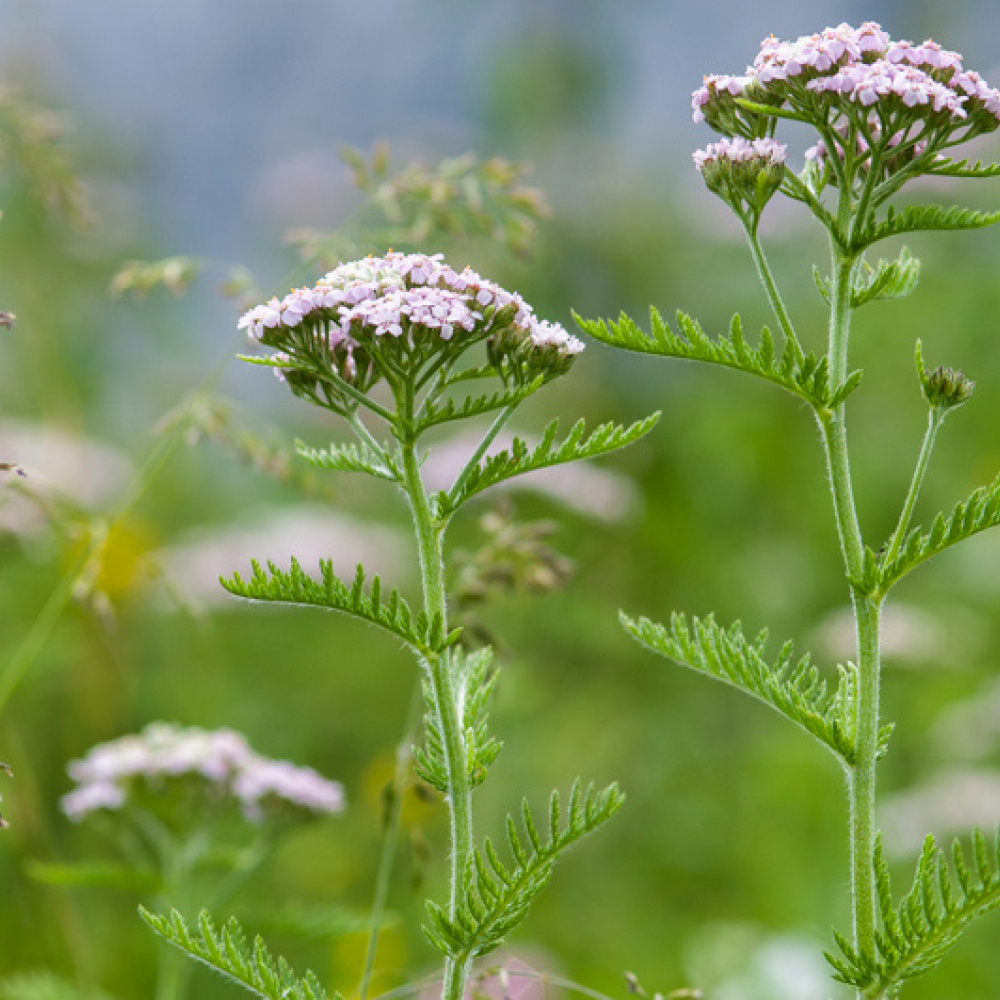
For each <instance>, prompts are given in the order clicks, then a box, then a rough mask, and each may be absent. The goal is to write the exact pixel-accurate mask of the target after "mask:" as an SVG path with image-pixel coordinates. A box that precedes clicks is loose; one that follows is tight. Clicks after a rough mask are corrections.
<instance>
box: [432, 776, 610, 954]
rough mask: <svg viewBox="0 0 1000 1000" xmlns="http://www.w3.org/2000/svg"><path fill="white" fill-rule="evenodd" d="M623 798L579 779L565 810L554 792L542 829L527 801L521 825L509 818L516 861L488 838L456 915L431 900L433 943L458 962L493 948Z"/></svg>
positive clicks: (509, 838) (509, 840)
mask: <svg viewBox="0 0 1000 1000" xmlns="http://www.w3.org/2000/svg"><path fill="white" fill-rule="evenodd" d="M624 801H625V796H624V795H622V793H621V792H620V791H619V790H618V786H617V785H609V786H608V787H607V788H605V789H603V790H600V791H598V790H597V789H595V788H594V786H593V785H588V786H587V788H586V789H584V788H583V786H582V785H581V783H580V781H579V780H577V781H576V782H575V783H574V784H573V788H572V789H571V791H570V794H569V801H568V802H567V803H566V804H565V810H564V807H563V800H562V798H561V796H560V795H559V793H558V792H553V793H552V795H551V797H550V799H549V814H548V822H547V823H546V824H545V826H544V827H543V828H542V829H539V827H538V826H537V824H536V823H535V820H534V817H533V816H532V814H531V810H530V809H529V808H528V804H527V802H523V803H522V807H521V826H522V829H521V830H518V825H517V823H516V821H515V820H514V818H513V817H511V816H508V817H507V844H508V848H509V849H510V854H511V858H512V859H513V860H512V861H510V862H507V863H505V862H503V861H502V860H501V859H500V855H499V853H498V852H497V849H496V847H495V846H494V844H493V842H492V841H491V840H490V839H489V838H487V839H486V840H485V842H484V843H483V847H482V850H477V851H475V852H474V854H473V859H472V863H471V865H470V867H469V870H468V871H467V872H466V876H465V883H464V886H463V891H462V898H461V902H460V904H459V907H458V911H457V912H456V914H455V916H454V917H449V916H448V915H447V913H445V911H444V910H443V909H442V908H441V907H440V906H438V905H437V904H436V903H433V902H429V903H428V904H427V910H428V913H429V915H430V921H429V923H428V924H426V925H425V926H424V932H425V933H426V934H427V937H428V938H429V939H430V941H431V943H432V944H434V946H435V947H436V948H438V949H439V950H440V951H442V952H443V953H444V954H446V955H450V956H451V957H452V958H454V959H455V960H457V961H464V960H465V959H467V958H470V957H474V956H476V955H485V954H487V953H488V952H490V951H492V950H493V949H494V948H496V947H497V946H498V945H499V944H500V943H501V942H502V941H503V939H504V937H505V936H506V935H507V934H509V933H510V931H512V930H513V929H514V927H516V926H517V925H518V924H519V923H520V922H521V921H522V920H523V919H524V918H525V916H526V915H527V912H528V909H529V908H530V906H531V904H532V902H534V900H535V899H536V897H537V896H538V895H539V893H541V891H542V890H543V889H544V888H545V886H546V885H547V884H548V881H549V879H550V878H551V876H552V869H553V867H554V865H555V863H556V861H557V860H558V858H559V857H560V855H562V854H563V853H564V852H565V851H566V850H567V849H568V848H570V847H572V845H573V844H575V843H576V842H577V841H578V840H580V839H581V838H582V837H585V836H586V835H587V834H588V833H591V832H593V831H594V830H596V829H597V828H598V827H599V826H601V825H603V824H604V823H606V822H607V821H608V820H609V819H611V817H612V816H614V814H615V813H616V812H618V810H619V809H620V808H621V806H622V803H623V802H624Z"/></svg>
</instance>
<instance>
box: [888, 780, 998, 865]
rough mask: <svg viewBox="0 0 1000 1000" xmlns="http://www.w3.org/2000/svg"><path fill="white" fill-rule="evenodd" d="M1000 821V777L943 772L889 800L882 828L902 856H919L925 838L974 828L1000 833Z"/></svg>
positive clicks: (943, 835)
mask: <svg viewBox="0 0 1000 1000" xmlns="http://www.w3.org/2000/svg"><path fill="white" fill-rule="evenodd" d="M998 819H1000V773H998V772H996V771H986V770H968V769H958V768H954V769H949V770H945V771H939V772H938V773H937V774H935V775H934V776H932V777H931V778H929V779H928V780H927V781H925V782H923V783H922V784H921V785H918V786H917V787H916V788H913V789H910V790H909V791H905V792H896V793H895V794H892V795H888V796H886V797H885V798H884V799H883V801H882V805H881V808H880V809H879V826H880V828H881V829H882V831H883V833H884V834H885V838H886V847H887V849H888V850H890V851H891V852H892V853H894V854H897V855H900V856H902V855H913V854H917V853H919V851H920V849H921V847H922V846H923V842H924V838H925V837H926V836H927V834H928V833H931V832H933V833H934V834H935V835H937V836H938V837H939V838H945V837H947V836H949V835H954V834H965V833H967V832H968V831H969V829H970V828H971V827H973V826H979V827H982V828H983V829H994V828H995V827H996V825H997V820H998Z"/></svg>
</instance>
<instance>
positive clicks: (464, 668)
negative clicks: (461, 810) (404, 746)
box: [413, 647, 503, 793]
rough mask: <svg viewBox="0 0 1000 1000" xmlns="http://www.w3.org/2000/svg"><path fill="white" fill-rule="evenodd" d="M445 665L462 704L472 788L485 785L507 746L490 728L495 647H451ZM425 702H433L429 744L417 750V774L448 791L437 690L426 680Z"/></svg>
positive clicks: (460, 722)
mask: <svg viewBox="0 0 1000 1000" xmlns="http://www.w3.org/2000/svg"><path fill="white" fill-rule="evenodd" d="M443 666H444V670H445V676H446V677H447V679H448V684H449V686H450V687H451V696H452V700H453V701H454V704H455V705H456V706H457V708H458V725H459V728H460V729H461V731H462V733H463V735H464V743H465V756H466V766H467V768H468V774H469V784H470V786H471V787H472V788H475V787H477V786H478V785H481V784H482V783H483V781H484V780H485V778H486V772H487V770H488V769H489V767H490V765H491V764H492V763H493V762H494V761H495V760H496V759H497V755H498V754H499V753H500V750H501V748H502V746H503V744H502V743H500V742H499V741H498V740H495V739H493V738H492V737H491V736H490V735H489V733H488V731H487V721H488V713H487V708H488V705H489V701H490V697H491V696H492V694H493V689H494V687H495V686H496V677H497V675H496V670H495V669H494V667H493V650H492V649H490V648H489V647H486V648H484V649H480V650H477V651H476V652H474V653H467V652H465V651H463V650H461V649H450V650H447V651H446V652H445V653H444V654H443ZM424 702H425V703H426V704H427V705H429V706H431V708H430V709H429V711H428V712H427V715H426V716H425V718H424V736H425V744H424V746H423V747H415V748H414V750H413V764H414V770H415V771H416V773H417V776H418V777H420V778H422V779H423V780H424V781H426V782H427V783H428V784H429V785H431V786H432V787H434V788H436V789H437V790H438V791H439V792H444V793H447V791H448V771H447V766H446V764H445V756H444V739H443V736H442V733H441V726H440V724H439V721H438V718H437V714H436V711H435V709H434V707H433V706H434V704H435V699H434V692H433V689H432V688H431V686H430V684H429V683H428V682H427V681H426V680H425V681H424Z"/></svg>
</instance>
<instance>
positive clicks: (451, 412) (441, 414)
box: [414, 377, 545, 434]
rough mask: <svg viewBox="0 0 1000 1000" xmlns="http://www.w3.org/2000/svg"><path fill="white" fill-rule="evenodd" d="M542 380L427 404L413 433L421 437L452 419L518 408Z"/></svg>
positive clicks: (538, 379)
mask: <svg viewBox="0 0 1000 1000" xmlns="http://www.w3.org/2000/svg"><path fill="white" fill-rule="evenodd" d="M544 381H545V379H544V378H542V377H539V378H537V379H535V380H534V381H532V382H529V383H528V384H527V385H523V386H520V387H517V388H511V389H500V390H498V391H497V392H493V393H487V394H485V395H482V396H466V397H465V398H464V399H458V400H456V399H454V398H448V399H446V400H443V401H435V402H430V403H428V404H427V406H426V407H425V408H424V411H423V413H421V414H420V416H419V417H418V418H417V420H416V422H415V427H414V430H415V433H417V434H422V433H423V432H424V431H426V430H429V429H430V428H431V427H436V426H437V425H438V424H446V423H449V422H450V421H453V420H466V419H468V418H469V417H479V416H482V415H483V414H484V413H492V412H493V411H494V410H502V409H505V408H506V407H508V406H517V404H518V403H523V402H524V400H526V399H527V398H528V397H529V396H531V395H533V394H534V393H536V392H537V391H538V390H539V389H540V388H541V386H542V384H543V383H544Z"/></svg>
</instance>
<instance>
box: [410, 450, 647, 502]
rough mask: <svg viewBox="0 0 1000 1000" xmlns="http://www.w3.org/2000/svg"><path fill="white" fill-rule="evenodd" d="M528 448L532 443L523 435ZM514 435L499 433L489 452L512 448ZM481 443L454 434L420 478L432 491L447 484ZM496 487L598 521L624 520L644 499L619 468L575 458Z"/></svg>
mask: <svg viewBox="0 0 1000 1000" xmlns="http://www.w3.org/2000/svg"><path fill="white" fill-rule="evenodd" d="M522 440H524V441H525V442H526V443H527V444H528V446H529V447H531V446H532V445H533V444H534V443H535V441H534V439H533V438H531V437H530V436H526V437H522ZM512 441H513V435H511V434H500V435H499V436H498V437H497V440H496V441H495V442H494V443H493V445H491V447H490V449H489V451H488V452H487V455H493V454H495V453H496V452H498V451H502V450H503V449H505V448H510V446H511V443H512ZM478 444H479V436H478V435H465V434H460V435H457V436H455V437H453V438H451V439H449V440H448V441H444V442H442V443H441V444H440V445H438V446H437V447H436V448H435V449H434V451H432V452H431V453H430V455H429V456H428V458H427V461H426V463H425V464H424V469H423V472H424V477H425V479H426V481H427V485H428V486H429V488H430V489H432V490H443V489H447V488H448V487H450V486H451V484H452V483H453V482H454V481H455V478H456V477H457V476H458V474H459V473H460V472H461V470H462V468H463V466H464V465H465V463H466V462H467V461H468V459H469V456H470V455H471V454H472V452H473V451H474V450H475V448H476V445H478ZM494 488H495V489H496V490H497V491H498V492H499V491H517V490H526V491H529V492H535V493H539V494H541V495H543V496H546V497H548V498H550V499H552V500H557V501H558V502H559V503H563V504H565V505H566V506H567V507H569V508H570V509H572V510H575V511H578V512H579V513H581V514H586V515H587V516H588V517H594V518H597V519H598V520H601V521H609V522H620V521H624V520H626V519H627V518H628V517H629V516H630V515H631V514H632V513H634V511H635V509H636V508H637V507H638V506H640V505H641V503H642V497H641V496H640V494H639V491H638V490H637V489H636V487H635V484H634V483H633V482H632V480H631V479H630V478H629V477H628V476H625V475H623V474H622V473H620V472H610V471H608V470H607V469H600V468H597V467H595V466H593V465H591V464H589V463H581V462H575V463H572V464H568V465H557V466H554V467H553V468H551V469H539V470H537V471H536V472H529V473H527V474H526V475H523V476H518V477H517V478H516V479H513V480H508V481H507V482H505V483H501V484H499V485H498V486H496V487H494Z"/></svg>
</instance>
